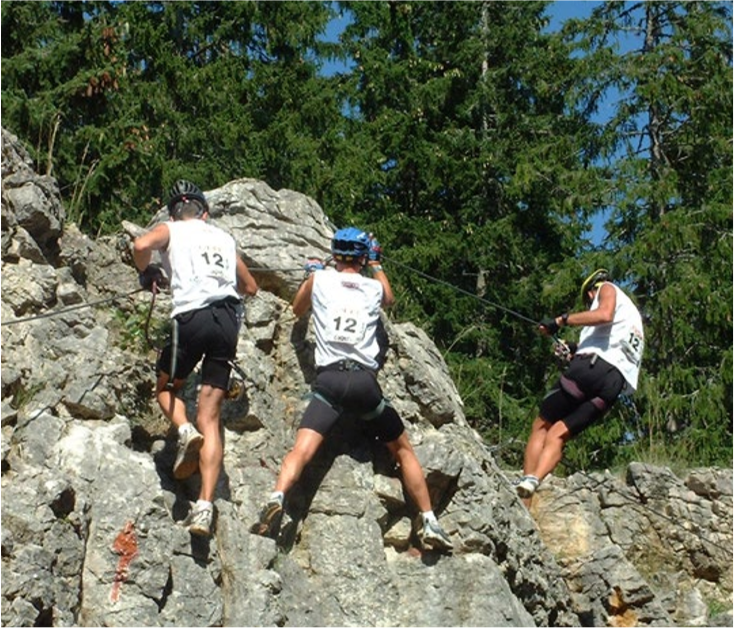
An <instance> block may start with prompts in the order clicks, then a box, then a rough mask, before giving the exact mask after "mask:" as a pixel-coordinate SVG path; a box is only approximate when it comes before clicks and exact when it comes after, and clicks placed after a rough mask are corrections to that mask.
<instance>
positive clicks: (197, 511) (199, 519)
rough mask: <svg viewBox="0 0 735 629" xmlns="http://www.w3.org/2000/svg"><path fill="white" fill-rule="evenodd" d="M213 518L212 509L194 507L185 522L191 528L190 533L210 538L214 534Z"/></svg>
mask: <svg viewBox="0 0 735 629" xmlns="http://www.w3.org/2000/svg"><path fill="white" fill-rule="evenodd" d="M212 516H213V509H212V507H203V508H201V507H199V508H197V506H196V505H194V507H193V508H192V510H191V513H189V517H188V518H187V519H186V522H185V524H186V526H187V527H188V528H189V533H191V534H192V535H200V536H203V537H209V536H210V535H211V534H212Z"/></svg>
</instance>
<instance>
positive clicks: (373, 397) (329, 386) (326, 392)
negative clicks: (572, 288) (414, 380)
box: [299, 368, 404, 443]
mask: <svg viewBox="0 0 735 629" xmlns="http://www.w3.org/2000/svg"><path fill="white" fill-rule="evenodd" d="M313 391H314V394H315V396H314V397H313V398H312V399H311V401H310V402H309V405H308V406H307V407H306V410H305V411H304V416H303V417H302V418H301V423H300V424H299V428H310V429H311V430H315V431H316V432H318V433H319V434H320V435H323V436H326V435H327V433H328V432H329V431H330V430H331V429H332V427H333V426H334V425H335V423H336V422H337V420H338V419H339V418H340V417H341V416H342V415H343V414H345V413H348V414H350V415H354V416H355V417H356V418H357V420H358V421H359V422H360V425H361V427H362V429H363V432H364V433H365V434H366V435H368V436H370V437H373V438H377V439H379V440H380V441H382V442H385V443H389V442H391V441H395V440H396V439H398V437H400V436H401V434H402V433H403V431H404V427H403V422H402V421H401V418H400V417H399V416H398V413H397V412H396V411H395V409H393V408H392V407H391V406H388V405H387V404H386V405H385V407H384V408H383V411H382V412H381V413H380V415H378V416H377V417H374V418H372V419H361V417H362V416H365V415H368V414H369V413H371V412H372V411H374V410H375V409H377V408H378V406H380V404H381V402H382V401H383V392H382V390H381V388H380V385H379V384H378V380H377V378H376V376H375V373H373V372H372V371H370V370H369V369H360V370H345V371H341V370H336V369H335V370H331V369H329V368H327V369H326V370H319V371H318V373H317V377H316V381H315V382H314V386H313Z"/></svg>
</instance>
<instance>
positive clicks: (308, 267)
mask: <svg viewBox="0 0 735 629" xmlns="http://www.w3.org/2000/svg"><path fill="white" fill-rule="evenodd" d="M323 268H324V264H323V263H322V261H321V260H319V259H318V258H309V259H308V260H307V261H306V264H305V265H304V279H306V278H307V277H309V276H310V275H311V274H312V273H313V272H314V271H320V270H322V269H323Z"/></svg>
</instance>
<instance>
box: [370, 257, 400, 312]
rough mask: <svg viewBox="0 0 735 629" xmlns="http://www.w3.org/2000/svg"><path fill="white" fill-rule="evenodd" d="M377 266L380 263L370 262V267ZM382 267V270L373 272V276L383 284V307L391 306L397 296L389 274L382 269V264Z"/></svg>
mask: <svg viewBox="0 0 735 629" xmlns="http://www.w3.org/2000/svg"><path fill="white" fill-rule="evenodd" d="M376 266H380V263H379V262H368V267H376ZM380 268H381V270H380V271H378V272H377V273H376V272H374V273H373V278H374V279H376V280H378V281H379V282H380V283H381V284H382V286H383V301H382V302H381V305H382V306H383V308H390V307H391V306H392V305H393V304H394V303H395V302H396V298H395V297H394V295H393V289H392V288H391V285H390V282H389V281H388V276H387V275H386V274H385V271H383V270H382V268H383V267H382V266H381V267H380Z"/></svg>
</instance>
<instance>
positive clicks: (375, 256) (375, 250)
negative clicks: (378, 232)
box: [368, 234, 383, 262]
mask: <svg viewBox="0 0 735 629" xmlns="http://www.w3.org/2000/svg"><path fill="white" fill-rule="evenodd" d="M382 255H383V249H382V248H381V247H380V243H379V242H378V240H377V238H375V237H374V236H373V235H372V234H370V250H369V251H368V261H369V262H380V258H381V256H382Z"/></svg>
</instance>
